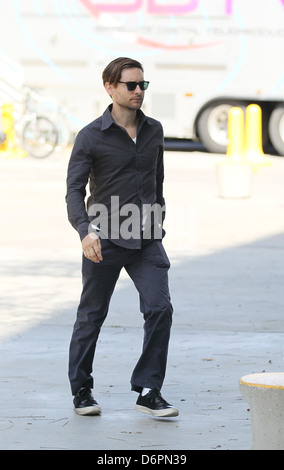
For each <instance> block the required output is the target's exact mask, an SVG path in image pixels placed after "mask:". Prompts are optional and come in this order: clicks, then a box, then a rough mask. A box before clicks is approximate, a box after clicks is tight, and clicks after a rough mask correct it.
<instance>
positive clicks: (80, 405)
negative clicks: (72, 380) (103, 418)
mask: <svg viewBox="0 0 284 470" xmlns="http://www.w3.org/2000/svg"><path fill="white" fill-rule="evenodd" d="M73 403H74V407H75V411H76V413H77V414H78V415H81V416H91V415H99V414H100V412H101V408H100V406H99V405H98V404H97V402H96V400H95V399H94V397H93V395H92V392H91V389H90V388H85V387H82V388H80V390H79V391H78V392H77V394H76V395H75V397H74V400H73Z"/></svg>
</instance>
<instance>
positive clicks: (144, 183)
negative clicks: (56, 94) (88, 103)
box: [66, 105, 164, 248]
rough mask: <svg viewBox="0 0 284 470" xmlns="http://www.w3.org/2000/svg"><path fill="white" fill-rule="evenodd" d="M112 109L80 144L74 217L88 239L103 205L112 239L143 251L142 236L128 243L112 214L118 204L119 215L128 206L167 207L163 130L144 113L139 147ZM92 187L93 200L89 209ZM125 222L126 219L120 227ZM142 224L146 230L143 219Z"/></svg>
mask: <svg viewBox="0 0 284 470" xmlns="http://www.w3.org/2000/svg"><path fill="white" fill-rule="evenodd" d="M111 109H112V105H110V106H109V107H108V108H107V109H106V111H105V112H104V114H103V115H102V116H101V117H99V118H98V119H96V120H95V121H93V122H91V123H90V124H88V125H87V126H86V127H84V128H83V129H82V130H81V131H80V132H79V133H78V135H77V137H76V139H75V143H74V147H73V150H72V154H71V158H70V162H69V166H68V174H67V195H66V202H67V210H68V218H69V221H70V222H71V224H72V226H73V227H74V228H75V229H76V230H77V231H78V232H79V235H80V238H81V240H82V239H83V238H84V237H85V236H86V235H87V234H88V233H89V232H90V231H92V227H94V225H92V224H90V222H91V221H92V219H93V218H94V217H93V216H94V212H93V211H92V208H93V207H96V208H97V207H100V206H99V205H100V204H101V205H103V206H104V207H105V208H106V210H107V214H108V222H109V223H108V235H107V236H108V238H110V239H111V240H112V241H113V242H114V243H116V244H118V245H120V246H123V247H127V248H140V246H141V237H130V238H128V239H126V238H125V237H123V236H122V235H121V233H120V230H118V231H116V228H114V222H115V221H117V218H116V215H115V214H114V213H112V211H114V210H115V209H114V207H113V206H114V205H116V206H117V204H118V205H119V211H121V208H122V207H126V208H127V207H129V206H126V204H131V205H133V204H134V205H135V206H137V208H140V209H141V207H142V205H144V204H146V205H155V204H156V205H160V206H161V207H164V198H163V179H164V166H163V149H164V138H163V129H162V126H161V124H160V122H158V121H156V120H155V119H153V118H150V117H147V116H145V114H144V113H143V112H142V111H141V110H139V111H138V117H139V122H138V127H137V139H136V143H135V142H134V141H133V140H132V139H131V137H130V136H129V134H128V133H127V132H126V130H125V129H124V128H123V127H120V126H118V125H117V124H116V123H115V121H114V120H113V118H112V116H111ZM88 182H89V191H90V196H89V198H88V202H87V207H86V205H85V197H86V185H87V184H88ZM113 202H115V204H113ZM90 213H91V215H90ZM163 215H164V213H163ZM121 217H122V216H121V214H120V215H119V224H120V226H121V223H122V218H121ZM124 219H125V211H124ZM140 219H141V227H142V216H141V217H140ZM159 222H161V218H160V220H159ZM111 228H112V230H110V229H111ZM141 230H142V228H141ZM141 233H142V232H141Z"/></svg>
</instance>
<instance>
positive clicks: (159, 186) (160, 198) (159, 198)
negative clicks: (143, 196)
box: [157, 129, 165, 223]
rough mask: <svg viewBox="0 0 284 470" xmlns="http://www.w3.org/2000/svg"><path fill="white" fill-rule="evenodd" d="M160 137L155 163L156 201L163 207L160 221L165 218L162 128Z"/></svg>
mask: <svg viewBox="0 0 284 470" xmlns="http://www.w3.org/2000/svg"><path fill="white" fill-rule="evenodd" d="M161 132H162V137H161V146H160V149H159V155H158V164H157V203H158V204H159V205H160V206H161V207H163V208H164V210H163V211H162V221H160V223H162V222H163V221H164V219H165V199H164V195H163V185H164V135H163V129H162V131H161Z"/></svg>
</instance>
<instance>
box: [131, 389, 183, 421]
mask: <svg viewBox="0 0 284 470" xmlns="http://www.w3.org/2000/svg"><path fill="white" fill-rule="evenodd" d="M135 408H136V410H137V411H141V412H142V413H148V414H150V415H153V416H157V417H160V418H164V417H172V416H178V415H179V410H178V409H177V408H174V407H173V406H172V405H170V404H169V403H168V402H166V400H164V398H163V397H162V395H161V393H160V392H159V391H158V390H150V392H148V393H147V394H146V395H144V396H142V395H141V394H140V395H139V397H138V400H137V402H136V407H135Z"/></svg>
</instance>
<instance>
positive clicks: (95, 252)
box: [82, 232, 103, 263]
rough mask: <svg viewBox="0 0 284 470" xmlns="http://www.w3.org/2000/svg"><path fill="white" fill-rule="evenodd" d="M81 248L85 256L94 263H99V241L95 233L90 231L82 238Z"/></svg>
mask: <svg viewBox="0 0 284 470" xmlns="http://www.w3.org/2000/svg"><path fill="white" fill-rule="evenodd" d="M82 248H83V252H84V255H85V256H86V258H88V259H90V260H91V261H93V262H94V263H100V262H101V261H102V260H103V257H102V246H101V241H100V239H99V237H98V236H97V235H96V234H95V233H93V232H91V233H89V234H88V235H87V236H86V237H85V238H83V240H82Z"/></svg>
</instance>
